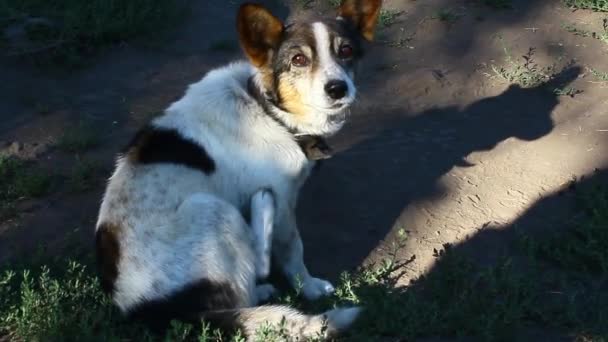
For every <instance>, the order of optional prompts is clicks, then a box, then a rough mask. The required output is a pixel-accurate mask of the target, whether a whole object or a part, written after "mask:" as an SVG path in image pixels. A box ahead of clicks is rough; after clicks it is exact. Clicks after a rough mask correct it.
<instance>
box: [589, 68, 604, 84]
mask: <svg viewBox="0 0 608 342" xmlns="http://www.w3.org/2000/svg"><path fill="white" fill-rule="evenodd" d="M588 70H589V72H590V73H591V75H593V76H594V77H595V78H596V79H597V80H599V81H602V82H608V72H603V71H600V70H597V69H593V68H588Z"/></svg>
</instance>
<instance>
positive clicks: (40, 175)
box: [0, 157, 51, 218]
mask: <svg viewBox="0 0 608 342" xmlns="http://www.w3.org/2000/svg"><path fill="white" fill-rule="evenodd" d="M50 186H51V177H50V176H49V175H48V174H47V173H45V172H43V171H41V170H39V169H37V168H35V167H33V166H28V165H26V163H25V162H23V161H21V160H19V159H17V158H14V157H0V218H3V217H10V216H13V215H14V214H15V203H16V202H17V201H19V200H22V199H28V198H35V197H40V196H43V195H45V194H47V193H48V191H49V189H50Z"/></svg>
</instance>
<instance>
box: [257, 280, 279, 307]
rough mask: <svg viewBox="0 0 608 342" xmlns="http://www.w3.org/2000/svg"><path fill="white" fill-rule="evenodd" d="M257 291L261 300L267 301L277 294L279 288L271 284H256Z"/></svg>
mask: <svg viewBox="0 0 608 342" xmlns="http://www.w3.org/2000/svg"><path fill="white" fill-rule="evenodd" d="M255 293H256V295H257V297H258V303H259V302H266V301H268V300H269V299H270V298H272V297H274V296H275V295H276V294H277V289H276V288H275V287H274V286H272V285H271V284H261V285H258V286H256V288H255Z"/></svg>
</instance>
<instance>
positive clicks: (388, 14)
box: [378, 8, 403, 27]
mask: <svg viewBox="0 0 608 342" xmlns="http://www.w3.org/2000/svg"><path fill="white" fill-rule="evenodd" d="M401 14H403V12H400V11H395V10H390V9H384V8H383V9H381V10H380V14H378V23H379V24H380V26H382V27H389V26H392V25H393V24H394V23H395V22H396V21H397V18H399V16H401Z"/></svg>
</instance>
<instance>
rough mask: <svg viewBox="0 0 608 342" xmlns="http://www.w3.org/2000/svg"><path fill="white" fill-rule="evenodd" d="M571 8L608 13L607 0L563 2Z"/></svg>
mask: <svg viewBox="0 0 608 342" xmlns="http://www.w3.org/2000/svg"><path fill="white" fill-rule="evenodd" d="M563 1H564V4H566V6H568V7H570V8H576V9H590V10H593V11H597V12H608V1H607V0H563Z"/></svg>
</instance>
